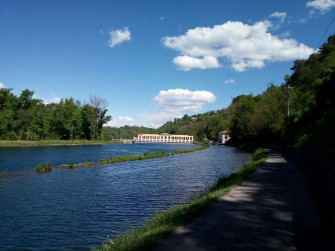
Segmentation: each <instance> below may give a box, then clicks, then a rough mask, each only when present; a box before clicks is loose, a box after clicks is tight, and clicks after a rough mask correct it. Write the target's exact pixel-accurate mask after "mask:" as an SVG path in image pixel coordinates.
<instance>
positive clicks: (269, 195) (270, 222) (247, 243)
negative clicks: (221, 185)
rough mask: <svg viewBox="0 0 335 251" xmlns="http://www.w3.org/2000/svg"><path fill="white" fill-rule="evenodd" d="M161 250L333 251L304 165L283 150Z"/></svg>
mask: <svg viewBox="0 0 335 251" xmlns="http://www.w3.org/2000/svg"><path fill="white" fill-rule="evenodd" d="M159 250H173V251H177V250H192V251H193V250H333V249H332V248H331V244H330V242H329V241H328V238H327V236H326V235H325V232H324V231H323V228H322V225H321V223H320V219H319V216H318V213H317V210H316V207H315V205H314V203H313V202H312V199H311V196H310V194H309V191H308V188H307V185H306V182H305V180H304V178H303V176H302V174H301V172H300V169H299V168H298V167H297V166H296V165H295V164H294V163H293V162H292V161H291V160H289V159H287V158H284V157H283V156H282V155H281V154H280V153H278V152H276V151H273V150H270V151H269V158H268V159H267V161H266V162H265V163H264V164H263V165H262V166H261V167H260V168H258V170H257V171H256V172H255V173H254V174H253V175H252V176H251V177H250V178H248V179H247V180H246V181H244V182H243V183H242V184H241V185H240V186H239V187H237V188H235V189H234V190H232V191H231V192H230V193H229V194H227V195H226V196H224V197H222V198H221V199H220V200H219V201H218V203H216V204H215V205H213V206H212V207H211V208H210V209H209V210H207V211H206V212H205V213H204V214H203V215H202V216H200V217H198V218H196V219H195V220H194V221H193V222H192V223H191V224H190V225H187V226H185V227H181V228H179V229H178V231H177V233H175V234H174V235H172V236H171V238H169V239H168V240H166V241H164V242H163V243H162V245H161V246H160V247H159Z"/></svg>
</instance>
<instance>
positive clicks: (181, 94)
mask: <svg viewBox="0 0 335 251" xmlns="http://www.w3.org/2000/svg"><path fill="white" fill-rule="evenodd" d="M154 100H155V101H156V102H157V103H158V105H159V106H160V107H162V108H163V110H162V111H159V112H154V113H147V114H139V115H137V117H138V118H139V120H140V121H141V124H143V125H145V126H148V127H153V128H158V127H160V126H162V125H163V124H164V123H165V122H167V121H173V120H174V119H175V118H181V117H183V116H184V114H185V113H187V112H197V111H199V110H201V109H202V107H203V106H204V105H205V104H206V103H211V102H214V101H215V100H216V97H215V96H214V94H213V93H211V92H209V91H190V90H188V89H169V90H167V91H165V90H162V91H160V92H159V93H158V94H157V95H156V96H155V97H154Z"/></svg>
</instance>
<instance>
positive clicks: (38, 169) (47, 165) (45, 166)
mask: <svg viewBox="0 0 335 251" xmlns="http://www.w3.org/2000/svg"><path fill="white" fill-rule="evenodd" d="M51 171H52V165H51V164H50V163H43V164H40V165H38V166H37V167H36V172H38V173H46V172H51Z"/></svg>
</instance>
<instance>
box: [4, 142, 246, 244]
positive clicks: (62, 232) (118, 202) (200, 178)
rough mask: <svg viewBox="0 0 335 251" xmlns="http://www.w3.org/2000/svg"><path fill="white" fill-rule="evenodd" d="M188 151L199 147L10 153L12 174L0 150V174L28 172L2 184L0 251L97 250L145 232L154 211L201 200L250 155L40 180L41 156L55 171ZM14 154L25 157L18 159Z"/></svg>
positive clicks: (222, 153)
mask: <svg viewBox="0 0 335 251" xmlns="http://www.w3.org/2000/svg"><path fill="white" fill-rule="evenodd" d="M191 146H192V147H198V146H196V145H179V144H133V145H103V146H72V147H48V148H40V150H41V151H37V152H35V153H32V151H35V150H36V148H33V149H30V148H17V151H15V152H11V153H10V154H11V156H12V157H11V158H13V156H17V157H16V161H17V162H20V164H14V166H13V164H10V163H11V162H10V161H9V160H10V159H11V158H8V159H7V160H8V161H7V162H6V161H3V159H4V158H3V157H4V153H5V151H3V149H0V156H1V164H0V172H3V171H4V169H7V170H5V171H9V170H8V168H9V166H11V165H12V166H11V169H10V170H12V171H17V170H28V171H27V172H28V173H26V175H22V176H17V177H8V178H2V179H1V180H0V222H1V225H0V249H34V250H36V249H43V248H44V247H48V248H53V249H57V250H64V249H84V250H85V249H86V250H88V249H89V248H91V247H100V246H101V243H102V242H105V241H106V237H107V235H108V236H110V237H114V236H116V235H117V234H118V233H120V232H122V231H124V230H127V229H129V228H130V227H132V226H137V225H141V224H143V222H144V220H145V219H146V218H148V217H149V216H150V215H152V214H153V213H155V212H156V211H157V210H164V209H166V208H168V207H171V206H173V205H176V204H181V203H185V202H187V201H188V200H189V198H190V196H192V194H200V193H201V192H202V191H204V189H205V188H206V187H208V186H210V185H212V184H213V183H214V182H215V181H216V180H217V179H218V178H220V177H221V176H223V175H227V176H228V175H229V174H230V173H231V172H233V171H235V170H236V169H238V168H240V167H242V166H243V165H244V164H245V163H247V162H248V161H249V160H250V158H251V155H250V154H249V153H247V152H244V151H242V150H239V149H236V148H231V147H226V146H211V147H210V148H208V149H206V150H203V151H198V152H193V153H188V154H181V155H174V156H169V157H165V158H158V159H147V160H142V161H132V162H124V163H116V164H106V165H101V166H94V167H85V168H78V169H66V170H63V169H57V170H54V171H53V172H51V173H47V174H42V175H41V174H36V173H35V170H34V167H35V166H36V163H37V164H39V163H42V162H45V159H46V158H47V156H48V160H47V161H49V162H51V163H52V164H53V165H57V164H61V163H69V162H80V161H83V159H85V158H88V159H87V160H88V161H97V160H99V159H101V158H107V157H111V156H118V155H130V154H143V153H145V152H157V151H165V152H167V153H168V152H173V151H176V150H180V149H187V148H190V147H191ZM11 149H13V148H11ZM20 149H21V150H22V151H23V152H25V151H26V153H27V152H28V155H27V156H26V157H25V155H24V154H22V152H21V154H20V153H19V151H21V150H20ZM62 149H63V151H62ZM69 151H71V154H69ZM43 152H44V154H43ZM45 152H48V154H45ZM120 152H121V153H122V154H120ZM7 153H8V152H7ZM20 156H21V157H20ZM51 156H53V160H50V157H51ZM67 157H70V158H72V159H68V158H67ZM43 158H45V159H43ZM28 160H29V161H28ZM77 160H79V161H77ZM30 162H34V163H30ZM6 163H8V165H7V164H6ZM18 165H19V166H18ZM30 170H31V172H30Z"/></svg>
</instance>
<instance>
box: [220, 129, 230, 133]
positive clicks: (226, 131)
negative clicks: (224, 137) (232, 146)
mask: <svg viewBox="0 0 335 251" xmlns="http://www.w3.org/2000/svg"><path fill="white" fill-rule="evenodd" d="M219 133H220V134H231V131H229V130H225V131H222V132H219Z"/></svg>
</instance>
